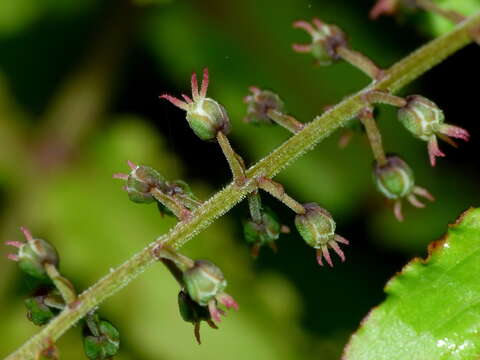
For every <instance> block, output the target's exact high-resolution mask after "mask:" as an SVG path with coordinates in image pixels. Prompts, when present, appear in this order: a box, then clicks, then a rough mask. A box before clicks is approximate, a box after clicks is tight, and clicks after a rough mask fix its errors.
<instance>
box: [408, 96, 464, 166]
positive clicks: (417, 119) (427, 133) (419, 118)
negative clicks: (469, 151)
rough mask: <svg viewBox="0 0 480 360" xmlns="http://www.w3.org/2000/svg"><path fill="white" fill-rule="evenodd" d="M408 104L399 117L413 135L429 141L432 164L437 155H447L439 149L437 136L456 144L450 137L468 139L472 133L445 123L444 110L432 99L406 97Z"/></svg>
mask: <svg viewBox="0 0 480 360" xmlns="http://www.w3.org/2000/svg"><path fill="white" fill-rule="evenodd" d="M406 100H407V104H406V105H405V106H404V107H402V108H400V109H399V110H398V119H399V120H400V122H401V123H402V124H403V126H405V128H406V129H407V130H408V131H410V132H411V133H412V134H413V136H415V137H417V138H418V139H421V140H424V141H427V142H428V152H429V155H430V162H431V164H432V166H434V165H435V157H437V156H445V154H444V153H443V152H442V151H441V150H440V149H439V147H438V143H437V136H438V137H440V138H441V139H442V140H444V141H446V142H449V143H451V144H455V143H454V142H453V141H452V140H451V139H450V138H449V137H454V138H459V139H462V140H465V141H468V139H469V137H470V135H469V133H468V132H467V131H466V130H465V129H462V128H460V127H458V126H453V125H449V124H445V123H444V121H445V115H444V114H443V111H442V110H441V109H440V108H439V107H438V106H437V105H436V104H435V103H434V102H432V101H430V100H428V99H426V98H425V97H423V96H420V95H412V96H408V97H407V98H406Z"/></svg>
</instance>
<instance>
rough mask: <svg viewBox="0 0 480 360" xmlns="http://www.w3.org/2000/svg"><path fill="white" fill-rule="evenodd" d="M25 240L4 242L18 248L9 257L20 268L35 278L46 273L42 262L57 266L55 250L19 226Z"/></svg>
mask: <svg viewBox="0 0 480 360" xmlns="http://www.w3.org/2000/svg"><path fill="white" fill-rule="evenodd" d="M21 231H22V232H23V234H24V236H25V238H26V240H27V242H26V243H22V242H18V241H9V242H7V243H6V244H7V245H11V246H14V247H16V248H18V254H11V255H9V258H10V259H12V260H14V261H18V265H19V267H20V269H22V270H23V271H24V272H25V273H27V274H28V275H30V276H33V277H35V278H39V279H43V278H46V277H47V276H48V275H47V273H46V271H45V268H44V264H46V263H49V264H52V265H54V266H55V267H58V263H59V257H58V253H57V250H56V249H55V248H54V247H53V246H52V245H51V244H50V243H49V242H47V241H45V240H43V239H34V238H33V237H32V234H31V233H30V231H28V230H27V229H25V228H23V227H22V228H21Z"/></svg>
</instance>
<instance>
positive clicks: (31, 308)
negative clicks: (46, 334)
mask: <svg viewBox="0 0 480 360" xmlns="http://www.w3.org/2000/svg"><path fill="white" fill-rule="evenodd" d="M25 306H26V308H27V318H28V319H29V320H30V321H31V322H32V323H34V324H35V325H37V326H42V325H45V324H47V323H48V322H50V320H52V319H53V318H54V317H55V316H56V315H57V314H58V312H59V311H60V309H62V308H63V307H64V306H65V305H64V301H63V299H62V297H61V295H60V293H59V292H58V290H56V289H53V290H47V291H45V289H41V290H39V291H38V292H37V293H36V294H34V296H31V297H29V298H27V299H25Z"/></svg>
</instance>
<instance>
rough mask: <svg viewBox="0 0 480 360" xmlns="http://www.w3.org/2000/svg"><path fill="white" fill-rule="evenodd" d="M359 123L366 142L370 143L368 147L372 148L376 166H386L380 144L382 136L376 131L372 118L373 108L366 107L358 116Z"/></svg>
mask: <svg viewBox="0 0 480 360" xmlns="http://www.w3.org/2000/svg"><path fill="white" fill-rule="evenodd" d="M359 117H360V121H361V122H362V124H363V126H364V127H365V131H366V132H367V137H368V141H369V142H370V147H371V148H372V152H373V157H374V158H375V160H376V161H377V163H378V165H380V166H384V165H386V164H387V157H386V156H385V151H384V150H383V144H382V134H380V130H378V127H377V123H376V122H375V118H374V117H373V108H372V107H370V106H369V107H367V108H365V109H364V110H362V112H361V113H360V115H359Z"/></svg>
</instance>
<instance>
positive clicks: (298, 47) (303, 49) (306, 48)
mask: <svg viewBox="0 0 480 360" xmlns="http://www.w3.org/2000/svg"><path fill="white" fill-rule="evenodd" d="M292 49H293V50H294V51H296V52H298V53H308V52H310V51H312V45H311V44H292Z"/></svg>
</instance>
